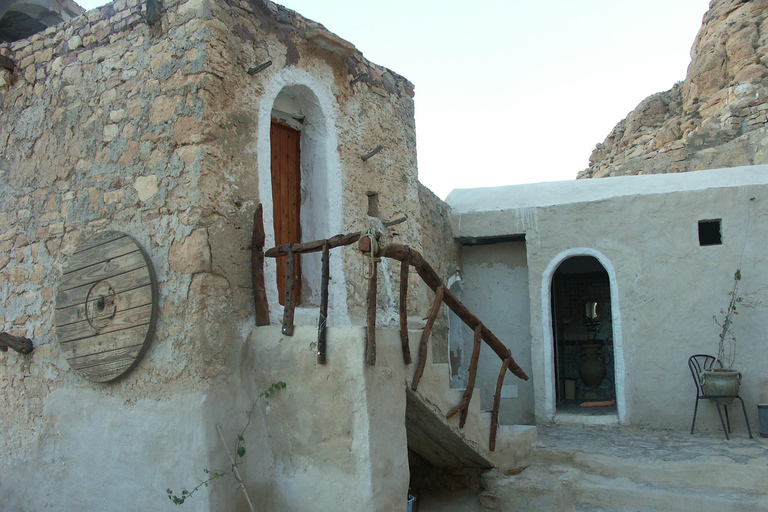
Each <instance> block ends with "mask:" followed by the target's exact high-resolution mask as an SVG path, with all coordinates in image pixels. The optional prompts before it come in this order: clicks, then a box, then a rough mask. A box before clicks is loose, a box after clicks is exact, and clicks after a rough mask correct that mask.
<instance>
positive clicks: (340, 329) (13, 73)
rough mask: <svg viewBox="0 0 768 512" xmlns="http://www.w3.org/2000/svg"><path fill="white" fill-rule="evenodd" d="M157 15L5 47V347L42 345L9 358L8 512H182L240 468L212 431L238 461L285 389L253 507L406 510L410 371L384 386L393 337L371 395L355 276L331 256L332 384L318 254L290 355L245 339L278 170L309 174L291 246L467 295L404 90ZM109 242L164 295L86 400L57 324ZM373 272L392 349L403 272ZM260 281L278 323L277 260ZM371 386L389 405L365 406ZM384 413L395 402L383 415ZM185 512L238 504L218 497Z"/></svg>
mask: <svg viewBox="0 0 768 512" xmlns="http://www.w3.org/2000/svg"><path fill="white" fill-rule="evenodd" d="M158 5H159V4H158V3H157V2H145V1H141V2H140V1H139V0H117V1H115V2H113V3H111V4H108V5H107V6H105V7H102V8H99V9H95V10H93V11H90V12H88V13H87V14H85V15H82V16H79V17H74V18H72V19H70V20H68V21H64V22H63V23H61V24H59V25H56V26H55V27H53V28H49V29H47V30H44V31H43V32H40V33H37V34H35V35H33V36H31V37H28V38H22V39H19V40H16V41H13V42H10V43H9V42H6V43H0V55H2V56H3V57H4V58H5V60H4V62H6V63H7V64H8V63H9V64H8V65H7V66H4V67H2V68H0V102H1V103H2V109H1V110H0V140H1V141H2V143H0V155H2V156H0V176H1V177H2V179H1V180H0V184H1V185H0V186H2V193H1V194H0V231H1V232H2V234H1V235H0V247H1V249H2V250H0V254H2V256H0V276H2V277H0V280H1V281H2V285H1V286H0V298H1V299H2V303H3V307H2V310H1V311H0V324H2V330H3V332H7V333H9V334H11V335H13V336H18V337H26V338H29V339H31V340H32V341H33V344H34V350H33V352H32V353H31V354H28V355H23V354H18V353H16V352H13V351H8V352H7V353H4V354H3V355H2V369H1V370H0V382H2V389H3V400H2V405H0V409H1V411H2V412H1V413H0V424H1V425H2V430H3V432H4V435H3V441H2V450H1V451H2V453H3V455H2V462H1V464H2V467H3V469H4V470H5V471H7V472H8V475H9V476H8V478H3V479H2V483H0V496H2V502H3V509H4V510H29V509H35V510H40V509H43V508H46V507H49V506H54V507H56V508H59V509H78V510H101V509H103V507H102V504H103V502H104V500H105V499H108V500H109V501H110V502H111V506H112V507H113V508H114V509H116V510H132V509H137V508H140V509H145V510H156V509H158V508H159V507H161V506H166V505H169V503H168V501H167V499H166V496H165V490H166V488H173V489H179V490H180V489H181V487H183V486H187V487H189V486H190V485H189V484H190V483H192V484H194V483H195V482H196V479H197V478H199V477H200V476H202V470H203V469H205V468H214V467H225V466H228V463H227V459H226V455H225V452H224V451H223V448H222V446H221V441H220V440H219V437H218V434H217V430H216V425H217V424H219V425H221V428H222V429H223V431H224V432H225V433H226V434H227V438H230V437H231V438H234V433H235V432H236V430H238V429H239V428H242V426H243V425H244V424H245V423H246V415H245V412H246V411H247V410H248V409H249V408H250V406H251V404H252V403H253V402H254V400H255V399H256V397H257V396H258V393H259V392H261V391H263V390H264V389H266V388H267V387H268V386H269V385H270V384H271V383H272V382H274V381H277V380H281V381H285V382H287V383H288V387H287V389H286V391H285V392H284V393H283V394H282V395H281V396H280V397H276V399H275V401H274V402H273V406H271V407H269V408H267V409H259V411H257V413H256V414H259V415H262V416H260V417H259V418H255V417H254V418H252V421H253V427H252V428H251V431H252V434H250V432H249V434H250V435H249V436H248V443H249V444H248V445H247V446H246V448H247V450H248V453H249V454H254V456H253V457H251V458H250V459H247V462H246V466H243V468H242V469H241V470H242V471H243V472H244V473H245V474H246V475H247V481H248V482H249V483H250V482H253V483H254V485H257V486H259V487H263V485H262V483H263V484H264V485H267V487H268V488H259V489H258V496H259V500H260V501H262V502H263V504H264V506H266V507H268V508H271V509H281V510H287V509H291V510H317V508H318V507H319V508H335V507H337V506H340V507H344V508H348V509H353V508H357V507H358V506H360V507H363V508H365V509H368V510H390V509H393V508H392V505H391V502H392V501H391V500H393V499H394V498H393V497H395V496H396V498H397V499H396V503H397V504H398V505H400V504H402V505H403V508H404V507H405V500H404V499H403V497H404V496H405V495H406V493H407V488H408V471H407V464H408V462H407V448H406V432H405V424H404V420H403V418H404V415H405V387H404V386H403V385H401V384H402V381H403V380H404V379H405V373H404V372H406V370H407V371H408V372H410V371H411V370H410V369H409V367H406V366H405V365H404V364H403V363H402V360H401V361H400V363H399V365H396V366H394V369H392V368H390V365H388V364H386V361H387V355H386V352H387V348H386V344H385V342H384V341H383V340H384V339H386V335H384V334H383V335H382V341H380V342H379V345H380V347H379V350H380V361H379V365H378V366H376V367H374V368H372V369H370V370H369V371H364V368H365V367H364V357H363V356H362V354H363V353H364V352H363V349H364V343H363V342H362V340H363V339H364V329H362V327H361V326H363V325H364V323H365V307H364V304H365V294H366V289H367V281H366V280H365V279H364V278H363V277H362V275H363V272H362V270H361V269H362V266H363V261H362V259H361V257H360V256H359V252H358V251H356V250H354V249H352V248H347V249H344V250H335V251H334V253H333V255H332V258H331V261H330V274H331V276H332V279H331V281H330V290H329V313H328V325H329V326H330V331H329V341H328V343H329V354H328V358H329V363H328V365H326V366H320V365H318V364H317V363H316V362H315V360H316V357H315V353H316V351H317V347H316V346H314V348H313V345H315V344H316V341H317V327H316V325H317V315H318V300H319V299H318V298H319V286H320V256H319V254H314V255H312V254H311V255H306V256H305V257H303V258H302V270H301V289H302V292H301V298H300V299H299V303H298V305H297V308H296V312H295V322H296V333H295V335H294V336H293V337H292V338H289V337H286V336H282V335H281V333H280V329H279V328H277V330H275V329H272V328H271V327H269V326H266V327H262V328H259V329H254V326H255V320H254V298H253V291H252V285H251V282H252V281H251V249H252V226H253V217H254V212H255V210H256V207H257V205H258V204H259V203H261V204H262V205H263V211H264V225H265V226H266V227H267V229H266V247H271V246H274V245H275V229H273V226H274V223H273V215H274V214H273V212H274V211H277V210H276V209H274V208H273V202H274V201H276V199H275V198H276V197H277V194H278V193H277V192H276V191H274V190H273V187H275V186H276V185H275V184H274V182H273V180H272V176H271V170H270V169H271V168H272V161H271V160H272V159H274V158H275V155H276V154H277V153H278V152H280V151H285V152H286V154H288V155H293V156H286V158H288V159H290V158H294V160H295V161H297V162H298V165H297V166H296V169H297V171H298V173H299V176H298V177H296V179H297V180H298V182H299V183H300V185H296V188H295V189H292V192H293V193H294V194H295V195H294V198H295V197H297V196H298V197H300V205H301V206H300V218H294V220H293V221H292V222H295V223H298V225H299V227H300V233H301V240H300V241H309V240H315V239H323V238H329V237H331V236H333V235H335V234H337V233H347V232H355V231H360V230H362V229H365V228H368V227H374V228H378V229H380V230H382V231H386V232H387V233H388V234H389V235H390V236H391V237H392V238H393V239H394V240H396V241H398V242H400V243H403V244H407V245H408V246H410V247H413V248H415V249H417V250H419V251H421V252H422V253H423V254H424V256H425V257H426V258H428V259H429V260H431V261H433V262H434V265H435V268H436V270H437V271H438V272H439V273H440V274H441V275H444V274H449V273H452V272H453V268H451V267H449V265H451V264H452V263H451V262H452V261H454V260H455V258H452V257H446V255H450V254H452V253H453V251H454V244H453V241H452V239H451V236H450V231H449V229H448V227H447V226H448V219H447V216H446V207H445V206H444V205H442V204H441V203H440V202H439V200H438V199H437V198H436V197H435V196H434V195H432V194H431V192H429V191H428V190H427V189H425V188H424V187H423V186H422V185H421V184H420V183H419V182H418V180H417V175H416V152H415V151H416V143H415V133H414V121H413V100H412V96H413V85H412V84H411V83H409V82H408V81H407V80H406V79H405V78H403V77H401V76H399V75H397V74H396V73H394V72H392V71H390V70H388V69H385V68H382V67H380V66H377V65H375V64H373V63H371V62H369V61H367V60H366V59H365V58H364V57H363V56H362V55H361V54H360V52H358V51H357V50H356V49H355V47H354V46H353V45H352V44H350V43H348V42H346V41H344V40H342V39H340V38H339V37H337V36H335V35H334V34H332V33H330V32H328V31H327V30H325V28H324V27H322V26H321V25H319V24H317V23H315V22H312V21H310V20H307V19H305V18H303V17H301V16H300V15H298V14H297V13H295V12H293V11H290V10H287V9H285V8H283V7H281V6H277V5H275V4H273V3H262V2H260V1H250V0H242V1H227V0H189V1H165V2H163V3H162V6H161V7H162V8H161V9H159V10H158V9H157V7H158ZM279 129H284V130H285V129H287V130H288V132H289V133H290V134H292V136H293V140H294V141H295V142H294V145H293V146H292V149H291V148H288V149H284V148H283V149H281V148H278V147H277V146H275V141H276V140H277V139H278V136H276V135H275V134H274V133H275V130H279ZM271 132H272V133H271ZM379 146H381V149H380V150H379V151H378V152H377V154H376V155H375V156H371V157H370V158H367V159H365V160H363V159H362V158H361V156H364V155H366V154H370V153H372V152H373V150H374V149H376V148H377V147H379ZM290 151H293V153H290ZM296 153H299V154H298V155H297V154H296ZM280 154H282V153H280ZM270 155H272V156H270ZM294 184H295V183H294ZM281 200H282V199H281ZM294 202H296V201H294ZM401 217H405V218H406V219H407V220H406V221H405V222H404V223H401V224H398V225H397V226H394V227H391V228H385V226H384V225H383V224H382V223H383V222H384V221H390V220H393V219H398V218H401ZM108 231H114V232H120V233H124V234H127V235H129V236H130V237H132V239H134V240H135V242H136V243H137V245H138V246H139V247H141V248H142V249H143V251H144V252H145V253H146V256H147V260H149V262H150V263H151V266H152V267H153V269H154V270H153V273H154V277H155V281H156V285H157V293H156V294H155V295H154V299H153V300H154V304H152V305H151V308H154V309H153V311H154V313H152V314H153V315H154V316H153V317H152V318H154V320H153V322H154V323H155V325H154V329H153V330H154V336H153V337H152V338H151V340H150V341H149V345H148V348H147V349H146V351H145V352H144V349H143V348H142V349H141V350H139V348H140V346H139V345H135V346H132V347H128V348H126V350H127V351H129V352H130V351H131V350H132V351H133V352H130V356H131V357H133V358H135V363H136V364H135V368H133V369H132V370H131V371H130V372H129V373H128V374H127V375H126V376H125V377H123V378H122V379H119V380H117V381H116V382H114V383H107V384H103V383H95V382H92V381H90V380H88V379H87V378H84V375H85V377H88V376H93V375H94V372H95V370H94V369H93V368H91V370H88V369H87V368H86V369H81V370H80V371H75V370H73V367H72V366H71V365H70V362H71V360H76V359H77V356H78V355H79V352H78V350H80V349H77V348H75V349H71V348H65V349H62V347H67V345H66V343H59V342H58V340H57V332H58V331H57V329H60V328H69V327H71V326H72V325H78V324H70V323H67V322H66V321H62V320H59V321H57V308H58V309H59V310H62V308H63V307H64V305H62V303H63V302H66V301H65V300H64V299H63V298H62V297H65V296H66V292H65V291H64V288H65V287H64V286H62V284H61V283H62V273H64V272H66V271H67V269H70V268H72V267H71V265H72V263H71V262H72V261H73V259H74V258H77V257H78V256H77V255H76V254H75V252H76V251H77V250H78V248H82V247H83V245H82V244H83V243H84V241H87V240H91V239H92V237H93V236H98V235H99V234H101V233H104V232H108ZM381 267H382V268H381V274H382V278H381V282H382V284H381V285H380V287H379V302H380V304H382V307H380V311H379V316H380V318H379V325H381V326H388V325H391V324H392V321H393V318H394V317H396V313H395V314H393V313H392V311H393V310H396V308H397V303H396V301H395V299H393V297H396V292H395V291H394V290H395V287H396V286H397V279H396V276H397V275H399V266H398V267H397V268H395V266H394V265H390V266H389V268H387V266H386V265H385V264H382V265H381ZM266 275H267V282H266V293H267V296H268V297H269V304H270V307H271V314H272V320H273V321H274V322H279V321H280V320H281V318H282V309H283V308H282V306H281V305H280V304H279V300H278V287H277V281H278V280H277V279H276V275H277V266H276V263H275V260H274V259H271V258H268V259H267V262H266ZM410 280H411V281H412V283H411V294H410V298H411V300H410V310H409V311H408V313H409V315H410V316H411V317H412V320H413V326H412V327H413V328H415V329H418V328H419V326H423V320H421V318H422V317H424V316H426V311H427V308H428V306H429V304H430V303H431V301H432V299H431V297H430V296H428V295H427V292H428V288H427V287H426V286H424V285H420V284H419V283H420V280H419V279H418V278H417V277H416V275H415V274H412V275H411V278H410ZM107 284H108V283H107ZM105 286H106V285H105ZM147 286H148V285H147ZM430 293H431V292H430ZM62 294H64V295H62ZM100 300H101V299H100ZM95 304H97V307H100V308H101V310H103V309H104V308H105V304H104V300H101V302H97V303H95ZM147 308H149V309H147V312H146V314H145V317H146V316H148V315H150V313H151V311H150V309H151V308H150V306H149V305H148V306H147ZM60 312H61V311H60ZM86 313H87V312H86ZM87 314H90V313H87ZM83 320H84V319H83V318H82V316H81V317H79V322H80V323H81V324H82V321H83ZM87 320H88V322H91V320H92V318H91V317H90V316H88V317H87ZM444 323H445V322H443V321H442V320H441V321H440V322H439V323H438V325H437V326H436V327H435V332H436V333H439V332H441V329H442V331H443V332H444V331H445V330H446V328H447V327H446V326H445V325H443V324H444ZM62 324H63V325H62ZM83 325H84V324H83ZM58 333H59V336H61V333H60V332H58ZM105 336H106V337H105V338H104V343H105V344H108V343H112V341H111V340H112V339H113V338H112V337H109V336H108V333H105ZM267 340H271V341H269V342H268V341H267ZM280 340H283V341H280ZM289 341H290V345H289ZM272 342H274V343H276V345H274V346H273V345H272V344H271V343H272ZM358 342H359V343H358ZM394 343H396V345H393V348H395V349H397V350H399V340H395V341H394ZM256 345H258V347H256ZM345 346H348V347H347V348H348V349H345V348H344V347H345ZM109 347H113V346H112V345H109ZM129 349H130V350H129ZM104 350H106V349H104ZM280 351H282V352H284V353H280ZM142 355H143V357H142ZM300 355H303V356H306V358H305V359H301V358H300V357H299V356H300ZM357 356H360V357H357ZM443 357H444V358H445V357H447V356H443ZM437 359H439V357H438V358H437ZM131 366H134V365H131ZM89 372H91V373H89ZM396 374H397V375H401V377H398V378H396V377H395V375H396ZM377 378H378V379H379V380H381V385H380V386H379V387H378V388H375V387H374V388H372V387H369V386H368V385H367V384H368V382H369V380H372V379H373V380H375V379H377ZM425 379H426V377H425ZM446 380H447V376H446ZM394 383H397V384H398V385H397V386H394ZM387 386H389V387H387ZM377 390H380V391H381V395H382V396H384V397H386V396H389V395H387V393H389V394H394V393H396V394H394V396H395V397H397V398H399V399H400V400H395V401H394V405H393V407H392V408H389V407H388V408H378V407H379V405H378V403H379V402H377V400H379V401H380V400H382V398H381V397H380V396H379V394H377V393H376V391H377ZM446 392H447V385H446ZM392 400H394V398H392ZM283 403H285V404H292V405H291V406H290V407H286V406H285V405H283ZM302 411H304V412H308V413H309V412H311V414H309V415H302V414H301V412H302ZM377 415H378V416H377ZM374 420H376V421H374ZM390 423H393V424H394V425H395V427H393V428H392V429H389V430H387V429H386V427H388V426H389V425H390ZM485 435H486V437H487V433H486V434H485ZM390 446H391V448H390ZM257 454H258V455H257ZM374 458H375V459H376V460H378V461H379V462H380V463H381V464H380V465H379V464H372V463H371V460H373V459H374ZM126 471H127V473H129V474H126V473H125V472H126ZM379 473H383V474H379ZM121 474H122V475H123V476H122V477H121V476H120V475H121ZM30 480H34V481H35V482H36V483H35V485H32V486H30V485H28V483H29V482H30ZM329 480H330V481H329ZM117 481H119V482H120V483H119V484H117V485H118V487H119V488H116V487H115V485H116V482H117ZM258 482H262V483H258ZM385 483H386V484H387V486H386V487H385V488H381V487H380V486H383V485H384V484H385ZM390 484H391V485H390ZM108 488H112V489H113V490H114V492H111V493H110V494H111V497H109V498H105V496H104V492H103V490H104V489H108ZM233 491H234V492H233ZM158 499H159V500H160V501H158ZM331 503H332V504H333V506H331V505H330V504H331ZM189 506H191V508H193V509H196V510H221V509H224V508H232V507H233V506H238V507H243V506H245V503H244V502H243V498H242V497H241V496H240V495H239V494H238V493H237V487H236V486H234V487H233V486H229V487H228V486H227V484H226V483H225V484H224V485H223V486H219V487H218V488H217V489H213V492H212V493H211V494H210V495H206V496H205V497H201V498H200V499H196V500H193V501H191V502H190V505H189ZM395 508H397V507H395Z"/></svg>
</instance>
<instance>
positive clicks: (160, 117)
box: [149, 95, 182, 124]
mask: <svg viewBox="0 0 768 512" xmlns="http://www.w3.org/2000/svg"><path fill="white" fill-rule="evenodd" d="M181 99H182V97H181V96H179V95H175V96H158V97H156V98H155V101H154V102H153V103H152V111H151V113H150V114H149V120H150V121H151V122H152V123H153V124H160V123H165V122H167V121H170V120H171V118H172V117H173V116H174V114H175V113H176V107H177V106H178V105H179V103H181Z"/></svg>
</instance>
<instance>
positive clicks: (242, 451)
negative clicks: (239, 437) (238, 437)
mask: <svg viewBox="0 0 768 512" xmlns="http://www.w3.org/2000/svg"><path fill="white" fill-rule="evenodd" d="M243 455H245V446H238V447H237V456H238V457H242V456H243Z"/></svg>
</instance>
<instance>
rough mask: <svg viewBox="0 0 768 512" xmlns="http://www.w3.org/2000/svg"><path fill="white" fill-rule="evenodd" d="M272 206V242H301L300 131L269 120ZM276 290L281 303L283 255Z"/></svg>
mask: <svg viewBox="0 0 768 512" xmlns="http://www.w3.org/2000/svg"><path fill="white" fill-rule="evenodd" d="M270 142H271V151H272V205H273V206H272V208H273V210H272V211H273V216H274V221H275V245H282V244H287V243H288V242H301V155H300V142H301V132H300V131H298V130H294V129H293V128H291V127H290V126H286V125H284V124H282V123H279V122H277V121H275V120H272V129H271V130H270ZM294 276H295V279H296V288H295V293H296V295H295V302H296V303H300V302H301V258H300V257H299V255H297V257H296V267H295V271H294ZM277 291H278V295H279V298H280V304H282V305H285V257H282V258H278V259H277Z"/></svg>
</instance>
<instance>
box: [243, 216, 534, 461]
mask: <svg viewBox="0 0 768 512" xmlns="http://www.w3.org/2000/svg"><path fill="white" fill-rule="evenodd" d="M263 222H264V221H263V210H262V206H261V204H259V205H258V207H257V208H256V212H255V213H254V225H253V243H252V259H251V268H252V278H253V291H254V298H255V302H256V324H257V325H269V323H270V321H269V303H268V300H267V294H266V287H265V284H264V283H265V281H264V257H265V256H266V257H269V258H280V257H283V256H285V257H286V264H285V282H286V286H285V306H284V311H283V322H282V332H283V333H284V334H286V335H288V336H292V335H293V317H294V311H295V305H296V302H297V297H295V287H294V281H295V279H296V276H295V275H294V271H295V264H294V260H295V258H297V257H299V258H300V257H301V254H304V253H312V252H320V251H322V253H323V258H322V276H321V291H320V295H321V297H320V319H319V322H318V353H317V358H318V363H320V364H325V362H326V324H327V315H328V281H329V280H330V275H329V260H330V250H331V249H334V248H336V247H343V246H347V245H352V244H354V243H355V242H358V249H359V250H360V252H361V253H363V254H364V255H367V256H366V257H371V256H373V257H375V258H382V257H385V258H390V259H394V260H397V261H400V262H401V265H400V304H399V308H398V309H399V315H400V338H401V345H402V352H403V360H404V361H405V363H406V364H411V354H410V348H409V341H408V323H407V314H406V312H407V295H408V271H409V268H410V267H414V269H415V270H416V273H417V274H418V275H419V277H421V279H422V281H424V283H426V285H427V286H429V287H430V288H431V289H432V290H433V291H434V292H435V299H434V302H433V304H432V307H431V308H430V312H429V316H428V318H427V323H426V325H425V327H424V330H423V332H422V335H421V341H420V343H419V361H418V365H417V368H416V371H415V372H414V376H413V379H412V381H411V388H412V389H413V390H414V391H416V390H417V389H418V386H419V382H420V381H421V377H422V375H423V373H424V369H425V366H426V362H427V353H428V343H429V337H430V334H431V330H432V327H433V325H434V323H435V321H436V319H437V316H438V314H439V312H440V306H441V305H442V304H445V305H446V306H448V308H449V309H450V310H451V311H453V312H454V313H455V314H456V316H457V317H458V318H459V319H461V320H462V321H463V322H464V323H465V324H466V325H467V326H468V327H469V328H470V329H472V330H473V331H474V342H473V350H472V358H471V361H470V367H469V379H468V383H467V387H466V389H465V390H464V395H463V396H462V399H461V402H460V403H459V404H458V405H457V406H456V407H454V408H452V409H451V410H450V411H449V412H448V414H447V417H448V418H450V417H452V416H454V415H455V414H456V413H459V412H460V413H461V414H460V415H459V427H460V428H463V427H464V424H465V422H466V418H467V414H468V411H469V403H470V401H471V399H472V395H473V391H474V384H475V379H476V377H477V366H478V362H479V354H480V345H481V342H485V343H486V344H487V345H488V346H489V347H490V348H491V350H493V351H494V353H496V355H498V357H499V358H500V359H501V361H502V365H501V369H500V371H499V377H498V379H497V381H496V390H495V393H494V402H493V411H492V417H491V418H492V419H491V434H490V450H491V451H493V450H494V449H495V445H496V431H497V426H498V415H499V405H500V398H501V387H502V384H503V382H504V376H505V375H506V372H507V370H509V371H510V372H511V373H512V374H513V375H515V376H516V377H518V378H520V379H522V380H528V375H526V373H525V372H524V371H523V369H522V368H520V366H519V365H518V364H517V363H516V362H515V360H514V358H513V357H512V352H511V350H510V349H509V348H507V347H506V346H505V345H504V344H503V343H502V342H501V341H500V340H499V339H498V338H497V337H496V336H495V335H494V334H493V332H491V330H490V329H488V327H487V326H485V325H484V324H483V323H482V322H481V321H480V319H478V318H477V317H476V316H475V315H474V314H472V312H471V311H469V309H468V308H467V307H466V306H465V305H464V304H463V303H462V302H461V301H460V300H459V299H458V298H457V297H456V296H455V295H454V294H453V293H451V291H450V290H449V289H448V287H447V286H445V284H444V283H443V281H442V279H440V277H439V276H438V275H437V273H436V272H435V270H434V269H433V268H432V266H431V265H430V264H429V263H428V262H427V261H426V260H425V259H424V257H423V256H422V255H421V254H420V253H419V252H418V251H416V250H415V249H412V248H410V247H407V246H405V245H402V244H397V243H391V242H390V243H388V244H384V246H383V248H382V249H380V250H379V252H378V253H377V254H373V255H372V254H371V246H372V243H371V238H370V237H368V236H363V233H362V232H355V233H348V234H345V235H341V234H340V235H336V236H334V237H331V238H328V239H325V240H314V241H311V242H303V243H288V244H283V245H279V246H276V247H273V248H271V249H268V250H266V251H265V250H264V240H265V236H264V224H263ZM381 237H382V235H381V233H376V234H375V238H376V239H378V238H381ZM377 275H378V270H377V263H376V260H375V259H374V258H371V262H370V263H369V279H368V293H367V296H366V297H367V298H366V363H367V364H368V365H375V364H376V331H375V327H376V288H377V285H378V277H377Z"/></svg>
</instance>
